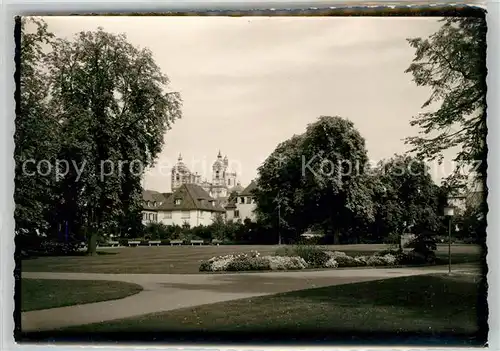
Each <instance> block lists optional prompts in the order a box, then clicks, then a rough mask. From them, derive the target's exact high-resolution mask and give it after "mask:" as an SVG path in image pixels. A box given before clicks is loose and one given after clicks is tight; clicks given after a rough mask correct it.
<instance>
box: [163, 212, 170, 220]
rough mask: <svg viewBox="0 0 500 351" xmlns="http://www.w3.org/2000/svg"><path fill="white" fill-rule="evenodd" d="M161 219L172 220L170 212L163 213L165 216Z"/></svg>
mask: <svg viewBox="0 0 500 351" xmlns="http://www.w3.org/2000/svg"><path fill="white" fill-rule="evenodd" d="M163 218H166V219H172V212H165V216H163Z"/></svg>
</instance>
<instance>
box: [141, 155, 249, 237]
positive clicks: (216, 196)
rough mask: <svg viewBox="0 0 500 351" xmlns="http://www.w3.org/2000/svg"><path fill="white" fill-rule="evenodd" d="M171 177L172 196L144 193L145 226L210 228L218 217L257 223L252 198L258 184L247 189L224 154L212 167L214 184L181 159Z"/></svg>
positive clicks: (147, 191)
mask: <svg viewBox="0 0 500 351" xmlns="http://www.w3.org/2000/svg"><path fill="white" fill-rule="evenodd" d="M171 173H172V174H171V181H172V183H171V185H172V192H170V193H160V192H157V191H153V190H146V189H144V190H143V209H142V217H143V223H144V224H145V225H146V224H148V223H163V224H165V225H181V226H184V225H187V226H189V227H194V226H198V225H210V224H211V223H213V221H214V219H215V218H216V216H217V215H222V216H223V218H224V219H225V220H231V221H237V220H241V221H243V220H245V219H247V218H248V219H250V220H252V221H254V220H255V219H256V218H255V214H254V210H255V201H254V197H253V194H252V189H254V188H255V186H256V184H255V181H252V182H251V183H250V185H248V186H247V187H246V188H243V187H242V186H241V185H240V183H239V182H238V179H237V174H236V173H235V172H231V171H230V170H229V160H228V158H227V156H225V157H222V154H221V153H220V151H219V154H218V155H217V159H216V160H215V162H214V163H213V165H212V179H211V181H208V180H202V179H201V176H200V175H199V174H197V173H192V172H191V171H190V170H189V168H188V167H187V166H186V164H185V163H184V162H183V161H182V156H181V155H179V158H178V160H177V163H176V164H175V165H174V167H173V168H172V171H171ZM231 194H233V196H232V197H230V195H231Z"/></svg>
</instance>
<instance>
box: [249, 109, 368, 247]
mask: <svg viewBox="0 0 500 351" xmlns="http://www.w3.org/2000/svg"><path fill="white" fill-rule="evenodd" d="M367 161H368V158H367V154H366V148H365V141H364V139H363V138H362V137H361V135H360V134H359V132H358V131H357V130H356V129H355V127H354V124H353V123H352V122H351V121H349V120H347V119H344V118H341V117H338V116H335V117H331V116H322V117H320V118H319V119H318V120H317V121H316V122H315V123H312V124H310V125H309V126H308V127H307V129H306V132H305V133H303V134H301V135H295V136H293V137H292V138H290V139H289V140H287V141H285V142H283V143H281V144H280V145H278V147H277V148H276V150H275V151H274V152H273V153H272V154H271V155H270V156H269V157H268V158H267V159H266V161H265V162H264V163H263V165H262V166H261V167H260V168H259V178H258V187H257V189H256V191H255V194H256V200H257V201H256V202H257V213H258V215H259V218H261V219H262V220H264V221H267V222H269V223H272V224H274V225H275V226H278V225H279V228H280V229H282V230H285V231H289V232H290V235H294V236H297V235H299V234H302V232H303V231H304V230H305V229H307V228H309V227H310V226H312V225H315V224H318V223H320V224H321V225H322V226H323V227H324V228H325V230H326V231H328V232H329V233H330V234H331V235H332V236H333V237H334V238H335V241H338V239H339V234H340V233H341V232H342V231H343V230H345V229H347V228H348V227H349V226H351V225H353V223H355V222H356V221H357V220H360V219H364V218H367V217H368V218H371V217H372V216H373V204H372V201H371V197H370V195H369V189H368V188H367V184H366V182H365V175H364V167H365V165H366V163H367ZM278 208H279V211H278ZM278 217H279V218H278ZM278 221H279V223H278Z"/></svg>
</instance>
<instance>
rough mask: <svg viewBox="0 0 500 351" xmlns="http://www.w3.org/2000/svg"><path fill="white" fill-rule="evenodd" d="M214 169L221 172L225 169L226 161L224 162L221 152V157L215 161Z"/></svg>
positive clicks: (218, 156)
mask: <svg viewBox="0 0 500 351" xmlns="http://www.w3.org/2000/svg"><path fill="white" fill-rule="evenodd" d="M212 168H213V169H216V170H221V169H223V168H224V161H223V160H222V155H221V153H220V151H219V155H217V160H215V162H214V164H213V165H212Z"/></svg>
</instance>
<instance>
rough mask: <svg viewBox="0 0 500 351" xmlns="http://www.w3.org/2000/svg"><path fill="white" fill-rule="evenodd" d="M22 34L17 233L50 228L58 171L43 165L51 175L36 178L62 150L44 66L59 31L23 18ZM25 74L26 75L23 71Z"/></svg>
mask: <svg viewBox="0 0 500 351" xmlns="http://www.w3.org/2000/svg"><path fill="white" fill-rule="evenodd" d="M17 21H18V23H17V25H18V29H19V30H20V31H21V33H22V40H21V45H20V51H17V52H16V55H21V56H22V60H21V59H18V60H17V62H18V63H19V66H18V67H17V70H16V81H17V82H18V84H19V85H18V86H19V87H20V89H18V90H17V92H16V100H17V105H16V119H15V127H16V131H15V133H14V142H15V150H14V159H15V162H16V169H15V180H14V181H15V191H14V200H15V203H16V209H15V212H14V217H15V222H16V233H18V234H19V233H22V234H27V233H30V234H31V235H36V231H37V230H39V231H46V230H47V229H48V228H49V218H48V217H49V211H48V210H47V208H48V206H50V205H51V203H52V202H53V201H54V196H53V187H54V179H55V176H54V170H52V171H50V170H49V169H47V167H44V168H43V169H41V170H42V171H43V172H44V173H45V172H47V173H48V174H47V176H46V177H36V176H33V175H34V174H35V173H36V172H37V169H36V164H37V163H38V162H39V161H41V160H48V161H49V162H52V164H53V163H54V160H55V158H56V155H57V153H58V146H59V145H58V142H57V140H58V138H59V135H60V128H59V124H58V123H57V119H56V118H54V116H53V114H52V113H51V112H50V109H49V106H48V99H49V84H48V79H47V73H46V72H45V71H44V70H43V69H42V64H43V58H44V52H43V47H44V46H46V45H50V44H51V43H52V41H53V38H54V35H53V34H52V33H50V32H49V30H48V28H47V25H46V24H45V23H44V22H43V21H42V20H40V19H38V18H36V17H27V18H23V19H22V20H20V19H18V20H17ZM21 73H22V74H21Z"/></svg>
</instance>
